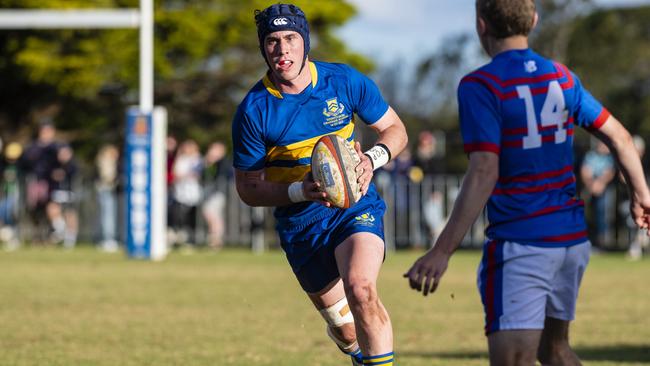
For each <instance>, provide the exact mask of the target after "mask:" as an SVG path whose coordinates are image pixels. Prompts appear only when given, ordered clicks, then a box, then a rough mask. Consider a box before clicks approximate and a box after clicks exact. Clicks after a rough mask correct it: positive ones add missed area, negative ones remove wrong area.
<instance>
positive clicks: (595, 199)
mask: <svg viewBox="0 0 650 366" xmlns="http://www.w3.org/2000/svg"><path fill="white" fill-rule="evenodd" d="M615 175H616V167H615V166H614V158H613V157H612V155H611V154H610V153H609V148H607V145H605V144H604V143H603V142H602V141H600V140H598V141H597V143H596V147H595V149H592V150H590V151H589V152H587V154H586V155H585V158H584V160H583V162H582V166H581V168H580V177H581V178H582V182H583V184H584V187H585V189H586V190H587V192H588V194H589V201H590V202H589V204H590V209H591V213H592V215H591V217H592V218H593V222H594V225H595V234H596V240H595V243H594V244H595V245H596V246H599V247H602V245H603V244H604V243H605V242H606V241H607V240H608V239H609V236H610V223H611V213H610V212H611V211H612V202H613V201H612V200H613V198H614V197H613V193H614V192H613V190H612V189H611V186H610V183H611V182H612V180H613V179H614V176H615Z"/></svg>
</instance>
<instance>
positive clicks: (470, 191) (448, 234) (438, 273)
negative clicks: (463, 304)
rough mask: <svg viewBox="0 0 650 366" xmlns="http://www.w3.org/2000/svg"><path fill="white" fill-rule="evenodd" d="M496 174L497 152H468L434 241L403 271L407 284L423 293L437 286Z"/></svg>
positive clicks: (487, 193) (482, 203)
mask: <svg viewBox="0 0 650 366" xmlns="http://www.w3.org/2000/svg"><path fill="white" fill-rule="evenodd" d="M498 178H499V156H498V155H497V154H494V153H491V152H482V151H477V152H473V153H471V154H470V157H469V167H468V170H467V174H466V175H465V179H463V184H462V186H461V188H460V192H459V193H458V198H457V199H456V202H455V204H454V208H453V209H452V211H451V216H450V217H449V222H448V223H447V225H446V226H445V228H444V229H443V230H442V233H441V234H440V237H439V238H438V240H436V243H435V245H434V246H433V248H431V249H430V250H429V251H428V252H427V253H426V254H424V255H423V256H422V257H420V258H419V259H418V260H417V261H416V262H415V263H414V264H413V266H412V267H411V269H409V270H408V272H406V273H405V274H404V277H407V278H408V279H409V285H410V286H411V288H412V289H414V290H416V291H421V292H422V294H423V295H424V296H426V295H427V294H429V293H431V292H434V291H435V290H436V289H437V288H438V284H439V283H440V279H441V278H442V275H443V274H444V273H445V271H446V270H447V266H448V263H449V258H450V257H451V255H452V254H453V253H454V251H456V249H457V248H458V246H459V245H460V243H461V241H462V240H463V237H464V236H465V234H466V233H467V231H468V230H469V228H470V227H471V226H472V224H473V223H474V221H475V220H476V218H477V217H478V215H479V214H480V213H481V211H482V210H483V207H484V206H485V203H486V202H487V200H488V198H489V197H490V193H492V190H493V189H494V186H495V184H496V182H497V179H498Z"/></svg>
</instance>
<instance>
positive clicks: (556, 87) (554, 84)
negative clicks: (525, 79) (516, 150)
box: [517, 80, 569, 149]
mask: <svg viewBox="0 0 650 366" xmlns="http://www.w3.org/2000/svg"><path fill="white" fill-rule="evenodd" d="M517 94H518V95H519V98H520V99H523V100H524V103H525V105H526V124H527V126H528V132H527V134H526V136H524V141H523V148H524V149H535V148H538V147H541V146H542V135H541V134H540V133H539V125H538V123H537V115H536V112H535V105H534V103H533V94H532V92H531V90H530V86H528V85H519V86H517ZM568 114H569V113H568V111H567V110H566V103H565V101H564V93H563V92H562V87H561V86H560V83H559V82H558V81H557V80H553V81H551V82H550V83H549V85H548V92H547V94H546V99H545V100H544V105H543V106H542V112H541V113H540V120H541V126H542V129H544V128H545V127H552V126H557V131H555V143H556V144H561V143H563V142H565V141H566V135H567V131H566V129H565V128H564V122H566V120H567V116H568Z"/></svg>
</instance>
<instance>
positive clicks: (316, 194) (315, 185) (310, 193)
mask: <svg viewBox="0 0 650 366" xmlns="http://www.w3.org/2000/svg"><path fill="white" fill-rule="evenodd" d="M302 192H303V193H304V194H305V198H307V199H308V200H310V201H314V202H316V203H319V204H321V205H323V206H325V207H331V206H332V204H331V203H329V202H328V201H326V200H325V198H327V193H325V192H323V191H322V190H321V185H320V183H319V182H316V181H314V176H313V175H312V174H311V172H309V174H307V175H305V178H304V179H303V180H302Z"/></svg>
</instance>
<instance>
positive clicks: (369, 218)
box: [354, 212, 375, 226]
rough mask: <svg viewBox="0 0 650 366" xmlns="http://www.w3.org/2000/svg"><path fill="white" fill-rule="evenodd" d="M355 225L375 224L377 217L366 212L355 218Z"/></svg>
mask: <svg viewBox="0 0 650 366" xmlns="http://www.w3.org/2000/svg"><path fill="white" fill-rule="evenodd" d="M354 221H355V223H354V224H355V225H362V226H374V225H375V217H374V216H373V215H372V214H369V213H367V212H366V213H364V214H361V215H359V216H357V217H355V218H354Z"/></svg>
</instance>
